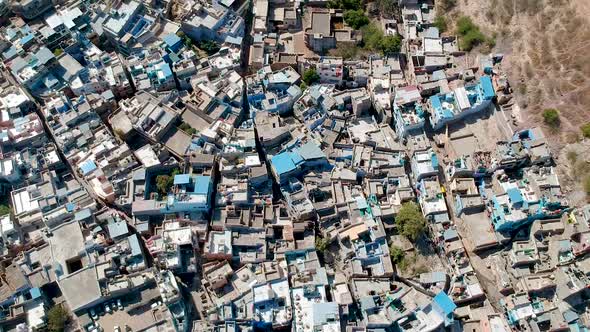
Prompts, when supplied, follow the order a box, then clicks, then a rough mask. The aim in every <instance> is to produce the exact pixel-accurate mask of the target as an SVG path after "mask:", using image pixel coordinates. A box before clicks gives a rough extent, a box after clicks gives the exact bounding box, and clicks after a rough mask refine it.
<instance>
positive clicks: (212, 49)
mask: <svg viewBox="0 0 590 332" xmlns="http://www.w3.org/2000/svg"><path fill="white" fill-rule="evenodd" d="M199 48H200V49H201V50H203V51H205V53H207V55H213V54H215V53H217V52H219V45H218V44H217V43H216V42H214V41H213V40H204V41H202V42H200V43H199Z"/></svg>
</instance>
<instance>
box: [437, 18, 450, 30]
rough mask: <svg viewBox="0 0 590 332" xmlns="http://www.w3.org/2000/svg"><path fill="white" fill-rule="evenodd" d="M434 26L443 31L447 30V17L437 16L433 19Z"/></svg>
mask: <svg viewBox="0 0 590 332" xmlns="http://www.w3.org/2000/svg"><path fill="white" fill-rule="evenodd" d="M434 26H435V27H437V28H438V31H440V32H445V31H447V28H448V25H447V19H446V18H445V17H444V16H441V15H439V16H437V17H436V18H435V19H434Z"/></svg>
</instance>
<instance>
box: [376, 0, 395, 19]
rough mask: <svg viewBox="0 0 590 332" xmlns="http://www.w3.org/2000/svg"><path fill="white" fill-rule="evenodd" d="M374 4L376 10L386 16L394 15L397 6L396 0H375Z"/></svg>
mask: <svg viewBox="0 0 590 332" xmlns="http://www.w3.org/2000/svg"><path fill="white" fill-rule="evenodd" d="M375 4H376V6H377V10H378V11H379V12H380V13H381V15H383V17H386V18H390V17H392V16H394V15H395V14H396V11H397V10H398V8H399V7H398V2H397V0H377V1H376V2H375Z"/></svg>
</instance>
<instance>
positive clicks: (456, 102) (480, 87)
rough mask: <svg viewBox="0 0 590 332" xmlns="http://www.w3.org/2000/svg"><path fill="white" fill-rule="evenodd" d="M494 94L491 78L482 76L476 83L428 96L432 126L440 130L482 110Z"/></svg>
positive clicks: (492, 98) (486, 106)
mask: <svg viewBox="0 0 590 332" xmlns="http://www.w3.org/2000/svg"><path fill="white" fill-rule="evenodd" d="M495 96H496V93H495V91H494V87H493V85H492V80H491V78H490V77H489V76H482V77H480V79H479V83H477V84H474V85H466V86H464V87H460V88H457V89H455V90H453V91H452V92H449V93H444V94H438V95H435V96H432V97H430V98H429V103H430V108H431V114H430V123H431V125H432V128H433V129H434V130H440V129H442V128H444V127H445V126H446V125H448V124H451V123H454V122H457V121H459V120H462V119H464V118H465V117H467V116H469V115H472V114H476V113H481V112H483V111H484V110H486V109H487V108H488V107H490V106H491V105H492V103H493V100H494V97H495Z"/></svg>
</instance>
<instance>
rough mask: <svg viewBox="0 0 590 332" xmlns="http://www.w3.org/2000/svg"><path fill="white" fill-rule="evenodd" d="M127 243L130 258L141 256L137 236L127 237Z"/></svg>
mask: <svg viewBox="0 0 590 332" xmlns="http://www.w3.org/2000/svg"><path fill="white" fill-rule="evenodd" d="M127 239H128V241H129V246H130V247H131V256H139V255H141V254H142V251H141V245H140V244H139V239H138V238H137V234H133V235H129V237H128V238H127Z"/></svg>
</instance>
